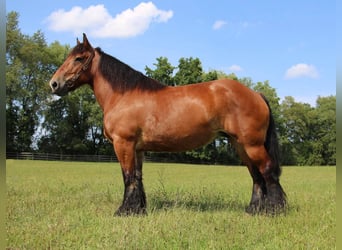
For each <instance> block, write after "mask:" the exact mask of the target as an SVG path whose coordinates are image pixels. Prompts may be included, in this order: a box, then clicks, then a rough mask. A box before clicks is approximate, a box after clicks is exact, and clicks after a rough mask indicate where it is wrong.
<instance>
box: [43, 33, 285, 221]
mask: <svg viewBox="0 0 342 250" xmlns="http://www.w3.org/2000/svg"><path fill="white" fill-rule="evenodd" d="M76 41H77V44H76V46H75V47H74V48H73V49H72V50H71V52H70V53H69V55H68V56H67V58H66V59H65V61H64V63H63V64H62V65H61V66H60V67H59V68H58V69H57V70H56V72H55V73H54V75H53V76H52V78H51V80H50V82H49V85H50V87H51V90H52V93H53V94H56V95H59V96H64V95H66V94H67V93H68V92H70V91H74V90H75V89H77V88H78V87H80V86H81V85H86V84H87V85H89V86H90V87H91V89H92V90H93V92H94V95H95V98H96V100H97V102H98V103H99V105H100V107H101V109H102V111H103V114H104V116H103V127H104V135H105V136H106V138H107V139H108V140H109V141H110V142H111V143H112V144H113V146H114V151H115V153H116V156H117V158H118V161H119V162H120V166H121V170H122V175H123V181H124V196H123V201H122V204H121V206H120V207H119V208H118V209H117V210H116V212H115V213H114V215H117V216H125V215H138V214H146V213H147V203H146V195H145V191H144V186H143V179H142V166H143V158H144V152H145V151H154V152H161V151H163V152H181V151H187V150H192V149H196V148H199V147H201V146H203V145H206V144H207V143H210V142H211V141H212V140H213V139H215V137H217V136H218V135H225V136H226V137H227V138H228V140H229V142H231V143H232V145H234V147H235V149H236V151H237V153H238V154H239V156H240V158H241V160H242V162H243V163H244V164H245V165H246V166H247V168H248V170H249V173H250V175H251V177H252V181H253V185H252V197H251V200H250V203H249V205H248V206H247V207H246V209H245V210H246V212H247V213H250V214H258V213H271V214H274V213H277V212H278V211H284V209H285V207H286V204H287V201H286V200H287V199H286V194H285V192H284V190H283V188H282V186H281V185H280V181H279V177H280V175H281V167H280V163H279V145H278V139H277V133H276V127H275V122H274V118H273V116H272V111H271V108H270V105H269V103H268V101H267V99H266V98H265V97H264V96H263V95H262V94H260V93H257V92H255V91H253V90H251V89H250V88H248V87H246V86H245V85H243V84H241V83H240V82H238V81H234V80H230V79H221V80H215V81H210V82H203V83H196V84H190V85H185V86H166V85H164V84H162V83H160V82H158V81H156V80H154V79H152V78H149V77H147V76H145V75H144V74H142V73H140V72H138V71H136V70H134V69H133V68H131V67H130V66H128V65H127V64H125V63H123V62H121V61H120V60H118V59H116V58H114V57H112V56H111V55H108V54H106V53H105V52H103V51H102V50H101V48H99V47H97V48H93V47H92V46H91V44H90V43H89V41H88V38H87V36H86V34H84V33H83V41H82V43H81V42H80V41H79V40H78V38H77V39H76Z"/></svg>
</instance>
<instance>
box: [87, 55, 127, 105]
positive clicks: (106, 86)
mask: <svg viewBox="0 0 342 250" xmlns="http://www.w3.org/2000/svg"><path fill="white" fill-rule="evenodd" d="M99 60H100V56H99V54H98V53H97V52H96V55H95V57H94V59H93V65H92V69H91V71H92V75H93V79H92V84H91V86H92V89H93V91H94V95H95V97H96V100H97V102H98V103H99V105H100V107H101V108H102V110H103V111H105V110H108V109H109V108H110V107H113V105H114V102H115V101H116V100H118V99H119V96H120V95H121V94H120V93H116V92H115V91H114V90H113V88H112V85H111V83H110V82H108V81H107V80H106V79H105V78H104V77H103V76H102V74H101V73H100V72H99V70H98V63H99Z"/></svg>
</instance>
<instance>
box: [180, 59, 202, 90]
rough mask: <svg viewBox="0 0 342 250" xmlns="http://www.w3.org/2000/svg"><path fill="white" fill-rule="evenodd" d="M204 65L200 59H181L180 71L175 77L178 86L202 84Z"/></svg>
mask: <svg viewBox="0 0 342 250" xmlns="http://www.w3.org/2000/svg"><path fill="white" fill-rule="evenodd" d="M202 75H203V69H202V63H201V61H200V60H199V59H198V58H192V57H190V58H184V57H182V58H181V59H179V64H178V71H177V73H176V74H175V76H174V82H175V84H176V85H186V84H192V83H198V82H202Z"/></svg>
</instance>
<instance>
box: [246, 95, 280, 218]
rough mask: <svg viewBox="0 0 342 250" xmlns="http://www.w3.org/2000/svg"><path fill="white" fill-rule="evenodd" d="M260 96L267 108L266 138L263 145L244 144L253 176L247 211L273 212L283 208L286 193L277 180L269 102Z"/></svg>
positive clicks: (276, 159)
mask: <svg viewBox="0 0 342 250" xmlns="http://www.w3.org/2000/svg"><path fill="white" fill-rule="evenodd" d="M261 96H262V95H261ZM262 97H263V99H264V101H265V102H266V104H267V107H268V110H269V123H268V127H267V131H266V140H265V142H264V144H263V145H245V150H246V154H247V156H248V159H249V161H248V167H249V171H250V173H251V176H252V178H253V193H252V199H251V203H250V205H249V207H248V208H247V212H250V213H255V212H259V211H265V212H267V213H271V214H274V213H278V212H281V211H283V210H284V209H285V207H286V194H285V192H284V190H283V188H282V187H281V185H280V182H279V177H280V175H281V168H280V163H279V144H278V138H277V134H276V128H275V123H274V119H273V115H272V112H271V109H270V106H269V103H268V101H267V100H266V98H265V97H264V96H262ZM259 190H262V192H260V191H259ZM258 191H259V192H258ZM260 193H261V194H260ZM255 198H257V199H255Z"/></svg>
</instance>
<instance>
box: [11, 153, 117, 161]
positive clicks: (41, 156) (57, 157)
mask: <svg viewBox="0 0 342 250" xmlns="http://www.w3.org/2000/svg"><path fill="white" fill-rule="evenodd" d="M6 159H16V160H46V161H92V162H118V159H117V158H116V156H115V155H114V154H113V155H65V154H51V153H33V152H20V153H19V152H16V153H13V152H7V153H6Z"/></svg>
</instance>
